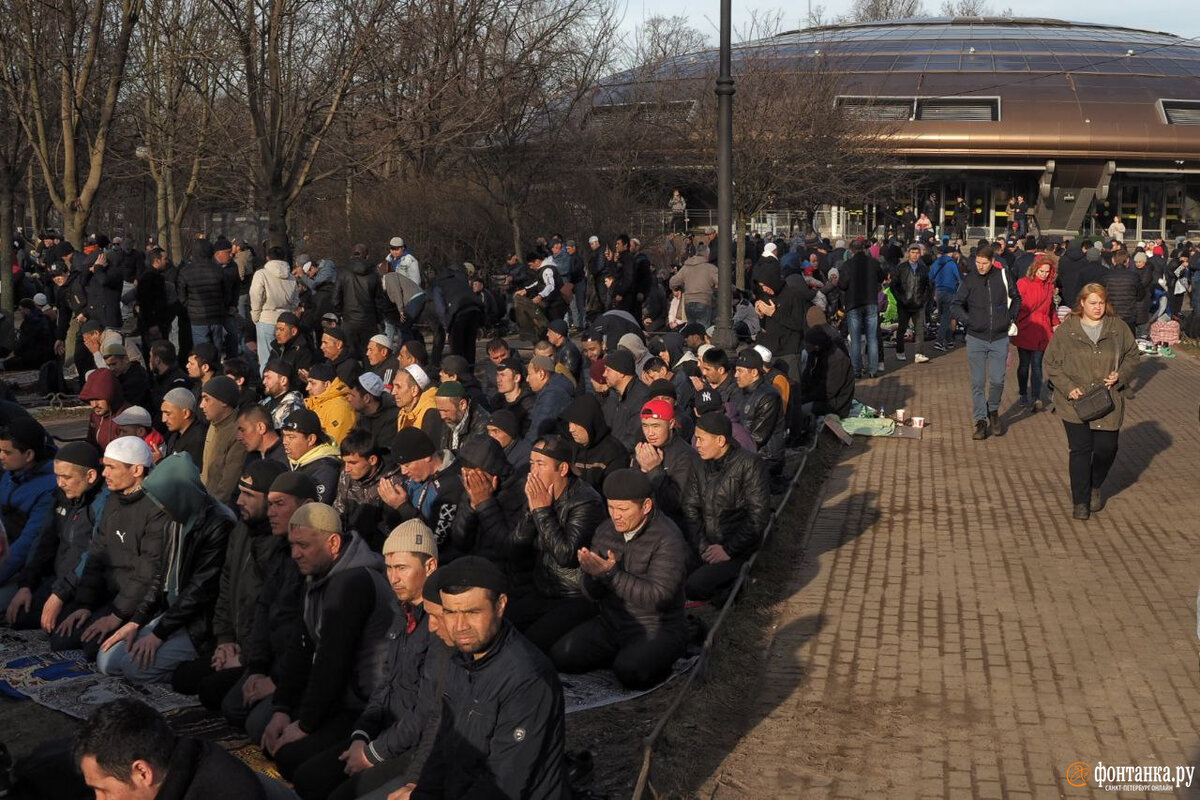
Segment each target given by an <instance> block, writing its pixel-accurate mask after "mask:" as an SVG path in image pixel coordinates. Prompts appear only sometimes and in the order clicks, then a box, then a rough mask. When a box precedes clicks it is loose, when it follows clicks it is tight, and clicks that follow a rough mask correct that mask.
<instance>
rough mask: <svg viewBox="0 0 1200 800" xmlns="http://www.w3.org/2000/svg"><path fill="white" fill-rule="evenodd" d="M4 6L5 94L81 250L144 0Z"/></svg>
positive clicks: (29, 0)
mask: <svg viewBox="0 0 1200 800" xmlns="http://www.w3.org/2000/svg"><path fill="white" fill-rule="evenodd" d="M0 8H3V10H4V13H3V16H4V18H5V22H6V24H5V25H4V26H3V27H0V59H3V63H4V64H5V67H6V69H5V72H4V76H3V90H4V94H5V96H6V98H7V99H8V101H9V103H10V106H11V107H12V109H13V110H14V111H16V119H17V122H18V124H19V125H20V128H21V131H22V133H23V134H24V136H25V138H26V139H27V140H28V142H29V143H30V146H31V149H32V154H33V161H34V164H35V167H36V168H37V169H38V170H39V171H40V172H41V175H42V182H43V184H44V186H45V188H46V190H47V192H48V193H49V195H50V200H51V202H52V203H53V204H54V207H55V208H56V209H57V210H58V213H59V214H60V215H61V216H62V219H63V234H64V236H65V237H66V239H67V240H68V241H70V242H71V243H73V244H74V245H75V246H77V247H78V246H81V245H82V244H83V232H84V229H85V228H86V227H87V223H88V219H89V218H90V217H91V215H92V211H93V208H94V205H95V202H96V196H97V193H98V192H99V191H100V188H101V181H102V179H103V175H104V163H105V158H106V156H107V153H108V146H109V137H110V134H111V133H112V126H113V120H114V117H115V113H116V109H117V102H118V100H119V98H120V94H121V86H122V83H123V82H124V80H125V67H126V62H127V61H128V59H129V52H130V41H131V39H132V37H133V32H134V28H135V26H136V24H137V19H138V16H139V14H140V13H141V10H142V0H90V2H88V1H87V0H60V2H56V3H44V2H41V0H4V2H3V4H2V5H0ZM23 101H27V104H26V103H25V102H23Z"/></svg>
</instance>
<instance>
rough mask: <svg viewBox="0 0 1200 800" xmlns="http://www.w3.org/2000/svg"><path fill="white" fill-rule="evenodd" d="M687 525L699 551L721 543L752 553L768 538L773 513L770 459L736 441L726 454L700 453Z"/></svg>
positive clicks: (686, 507)
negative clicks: (767, 461)
mask: <svg viewBox="0 0 1200 800" xmlns="http://www.w3.org/2000/svg"><path fill="white" fill-rule="evenodd" d="M683 517H684V531H685V532H686V535H687V540H688V545H689V546H690V547H691V549H692V553H693V555H696V554H699V553H700V552H701V551H703V550H704V549H705V548H706V547H708V546H709V545H710V544H719V545H721V546H722V547H724V548H725V551H726V552H727V553H729V555H730V556H732V557H733V558H746V557H748V556H749V555H750V554H751V553H753V552H754V551H756V550H757V549H758V548H759V545H761V544H762V537H763V531H765V530H766V527H767V521H768V520H769V519H770V518H771V480H770V477H769V475H768V474H767V468H766V464H765V463H764V462H763V460H762V459H760V458H758V457H757V456H756V455H754V454H753V453H750V452H748V451H746V450H743V449H742V448H741V447H738V446H737V445H736V444H733V445H731V446H730V448H729V452H727V453H726V454H725V455H724V456H722V457H721V458H717V459H712V460H709V461H705V460H703V459H697V461H696V465H695V466H694V467H693V468H692V477H691V478H690V479H689V481H688V487H687V492H686V493H685V494H684V499H683Z"/></svg>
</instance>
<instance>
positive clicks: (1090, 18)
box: [623, 0, 1200, 46]
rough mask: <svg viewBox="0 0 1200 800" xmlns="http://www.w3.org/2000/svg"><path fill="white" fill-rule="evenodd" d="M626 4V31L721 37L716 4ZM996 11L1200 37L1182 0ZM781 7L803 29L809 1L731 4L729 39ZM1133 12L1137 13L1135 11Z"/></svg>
mask: <svg viewBox="0 0 1200 800" xmlns="http://www.w3.org/2000/svg"><path fill="white" fill-rule="evenodd" d="M625 2H626V3H627V6H626V10H625V19H624V25H623V28H624V30H625V31H626V32H627V33H631V32H632V31H634V30H636V28H637V26H638V25H639V24H640V23H641V21H642V20H643V19H645V18H647V17H652V16H655V15H660V16H665V17H671V16H676V15H679V16H685V17H687V18H688V19H689V20H690V21H691V24H692V26H693V27H695V28H697V29H698V30H700V31H701V32H702V33H704V34H706V35H708V37H709V39H710V40H711V42H712V44H713V45H714V46H715V45H716V43H717V37H718V33H719V29H718V26H719V24H720V12H721V2H720V0H625ZM812 5H813V6H814V7H816V6H818V5H823V6H824V7H825V9H826V11H825V14H826V16H827V17H836V16H838V15H839V14H843V13H845V12H846V10H847V9H848V8H849V6H850V0H812ZM924 5H925V6H926V8H927V9H929V10H931V11H932V10H934V9H936V8H937V7H938V6H940V5H941V0H924ZM994 5H995V6H996V8H999V9H1003V8H1011V9H1012V12H1013V16H1017V17H1049V18H1052V19H1062V20H1068V21H1070V22H1096V23H1102V24H1106V25H1123V26H1126V27H1130V28H1142V29H1147V30H1153V31H1163V32H1166V33H1173V34H1176V35H1178V36H1185V37H1193V36H1195V37H1200V15H1198V14H1196V13H1195V6H1194V4H1192V3H1187V4H1185V3H1184V2H1183V0H1160V2H1157V3H1147V4H1146V5H1145V6H1141V5H1138V4H1136V3H1135V4H1130V3H1129V2H1128V1H1127V0H1092V1H1091V2H1089V3H1080V2H1079V0H1007V1H1006V0H996V2H994ZM780 9H783V10H784V11H785V13H784V15H783V22H784V27H783V30H794V29H796V28H802V27H804V19H805V18H806V17H807V13H808V0H798V1H797V0H791V2H788V3H780V2H773V0H734V2H733V15H732V23H733V39H734V41H737V40H738V39H739V38H743V37H739V35H738V32H739V31H744V30H746V29H747V27H748V26H749V23H750V21H751V19H752V17H753V15H754V13H755V12H756V11H757V12H758V13H759V14H760V15H769V14H771V13H774V12H776V11H778V10H780ZM1135 12H1136V13H1135Z"/></svg>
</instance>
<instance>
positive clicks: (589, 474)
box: [559, 379, 646, 492]
mask: <svg viewBox="0 0 1200 800" xmlns="http://www.w3.org/2000/svg"><path fill="white" fill-rule="evenodd" d="M635 384H636V385H639V386H641V387H642V391H643V392H645V391H646V387H645V384H643V383H642V382H641V381H639V380H636V379H635V380H634V382H633V383H631V384H630V391H627V392H626V395H628V394H630V393H631V391H632V389H633V388H634V386H635ZM638 411H639V412H640V411H641V405H639V406H638ZM571 423H574V424H576V425H579V426H580V427H582V428H583V429H584V430H585V431H587V435H588V443H587V444H586V445H580V444H574V445H573V446H574V458H573V459H572V461H571V472H572V473H573V474H574V475H575V476H576V477H578V478H581V479H582V480H583V481H584V482H586V483H587V484H588V485H589V486H591V487H592V488H593V489H595V490H596V491H597V492H601V491H603V489H602V487H603V486H604V479H605V478H606V477H607V476H608V475H609V474H611V473H613V472H616V471H617V470H619V469H625V467H626V466H627V465H628V464H629V450H627V449H626V447H625V445H623V444H622V443H621V442H619V441H617V438H616V437H615V436H613V435H612V433H611V432H610V431H609V427H608V421H607V419H606V418H605V414H604V412H603V411H601V410H600V402H599V401H598V400H597V399H596V396H595V395H591V394H584V395H580V396H579V397H576V398H575V399H574V400H572V401H571V405H569V406H567V410H566V411H564V412H563V413H562V415H561V416H560V417H559V433H560V434H561V435H562V436H563V437H564V438H565V439H567V440H568V441H571V442H574V439H572V438H571V429H570V425H571ZM638 428H639V429H640V428H641V416H640V414H639V416H638Z"/></svg>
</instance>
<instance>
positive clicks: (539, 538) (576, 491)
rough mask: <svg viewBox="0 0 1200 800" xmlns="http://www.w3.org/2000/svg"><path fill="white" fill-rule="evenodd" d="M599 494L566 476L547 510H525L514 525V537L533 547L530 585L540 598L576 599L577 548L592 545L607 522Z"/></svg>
mask: <svg viewBox="0 0 1200 800" xmlns="http://www.w3.org/2000/svg"><path fill="white" fill-rule="evenodd" d="M607 516H608V514H607V512H606V511H605V508H604V500H603V499H602V498H601V497H600V493H599V492H597V491H596V490H595V489H593V488H592V487H591V486H589V485H588V484H587V483H585V482H584V481H581V480H579V479H578V478H576V477H574V476H568V478H567V488H566V489H564V490H563V493H562V494H560V495H559V496H558V497H556V498H554V501H553V502H552V503H551V504H550V507H549V508H537V509H533V510H528V511H526V512H525V515H524V516H523V517H522V518H521V522H520V523H519V524H518V526H517V531H516V538H517V539H518V540H520V541H522V542H527V543H529V544H531V545H532V546H533V549H534V552H535V559H536V566H535V567H534V570H533V585H534V588H535V589H536V590H537V593H538V595H539V596H541V597H553V598H564V597H579V596H580V594H582V591H583V590H582V588H581V587H580V584H579V576H580V572H579V556H578V553H579V548H581V547H588V546H589V545H591V543H592V534H593V533H595V531H596V528H598V527H600V523H602V522H604V520H605V519H607Z"/></svg>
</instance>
